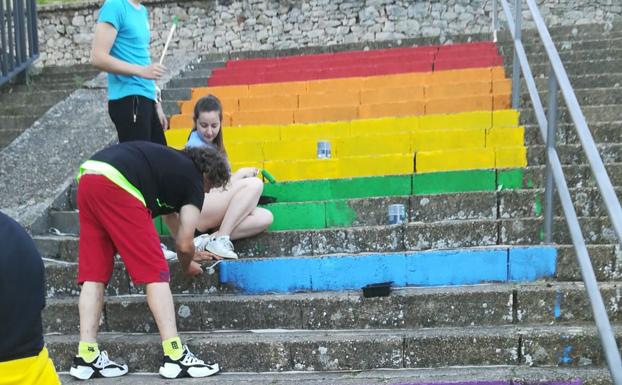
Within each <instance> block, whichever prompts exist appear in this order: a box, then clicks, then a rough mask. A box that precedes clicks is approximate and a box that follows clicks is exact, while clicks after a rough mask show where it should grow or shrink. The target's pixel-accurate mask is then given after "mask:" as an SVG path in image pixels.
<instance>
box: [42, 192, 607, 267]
mask: <svg viewBox="0 0 622 385" xmlns="http://www.w3.org/2000/svg"><path fill="white" fill-rule="evenodd" d="M533 204H535V202H534V203H533ZM579 219H580V222H581V224H582V226H583V228H584V229H589V232H588V233H586V238H587V242H588V243H589V244H611V243H616V242H617V241H616V238H615V234H614V233H613V231H612V229H611V227H610V224H609V221H608V219H607V218H606V217H582V218H579ZM542 225H543V221H542V218H508V219H499V220H497V219H470V220H452V221H441V222H430V223H416V222H411V223H407V224H404V225H384V226H360V227H345V228H329V229H318V230H283V231H274V232H268V233H262V234H260V235H258V236H255V237H252V238H246V239H241V240H237V241H235V242H234V244H235V248H236V252H237V253H238V255H239V256H240V257H242V258H266V257H275V256H311V255H316V256H318V255H325V254H335V253H366V252H398V251H404V250H430V249H458V248H467V247H478V246H495V245H534V244H539V243H541V241H542V240H543V234H542V233H541V228H542ZM555 225H556V226H555V233H554V237H553V241H554V242H556V243H558V244H571V240H570V237H569V235H568V232H567V228H566V225H565V221H564V219H562V218H556V219H555ZM163 239H164V240H165V242H166V243H167V244H168V245H169V248H171V249H173V245H172V242H171V241H170V240H169V239H167V238H166V237H165V238H163ZM58 241H60V243H58ZM35 242H36V244H37V245H38V248H39V250H40V252H41V253H42V254H43V255H44V256H46V257H49V258H55V259H60V260H65V261H76V260H77V253H76V251H77V245H76V243H77V238H75V237H55V236H36V237H35Z"/></svg>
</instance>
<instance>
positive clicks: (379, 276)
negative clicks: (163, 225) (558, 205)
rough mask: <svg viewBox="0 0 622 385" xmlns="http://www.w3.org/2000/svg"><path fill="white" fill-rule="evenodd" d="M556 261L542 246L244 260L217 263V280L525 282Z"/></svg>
mask: <svg viewBox="0 0 622 385" xmlns="http://www.w3.org/2000/svg"><path fill="white" fill-rule="evenodd" d="M556 259H557V250H556V249H555V248H554V247H541V246H538V247H496V248H486V249H457V250H442V251H439V250H435V251H421V252H401V253H378V254H359V255H332V256H324V257H309V258H274V259H247V260H237V261H223V262H221V263H220V282H221V283H222V284H227V285H229V286H231V287H233V288H235V289H237V290H239V291H240V292H243V293H248V294H257V293H287V292H296V291H327V290H328V291H330V290H352V289H360V288H362V287H363V286H365V285H368V284H372V283H378V282H388V281H392V282H393V286H396V287H403V286H447V285H471V284H478V283H483V282H524V281H534V280H537V279H540V278H545V277H552V276H554V275H555V266H556Z"/></svg>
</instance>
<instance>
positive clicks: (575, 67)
mask: <svg viewBox="0 0 622 385" xmlns="http://www.w3.org/2000/svg"><path fill="white" fill-rule="evenodd" d="M529 64H530V68H531V73H532V74H533V76H534V77H538V76H540V75H545V76H548V74H549V70H550V65H549V64H548V63H546V62H544V63H539V62H534V63H531V62H530V63H529ZM621 66H622V58H620V59H616V60H584V61H572V62H564V68H565V70H566V73H567V74H568V75H569V76H573V75H586V74H599V73H609V72H619V71H620V68H621ZM505 72H506V74H511V73H512V65H511V62H508V61H507V60H506V61H505ZM509 76H510V75H508V77H509Z"/></svg>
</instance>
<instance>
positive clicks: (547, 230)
mask: <svg viewBox="0 0 622 385" xmlns="http://www.w3.org/2000/svg"><path fill="white" fill-rule="evenodd" d="M548 93H549V105H548V112H547V119H546V120H547V125H548V127H547V135H546V181H545V184H544V242H545V243H551V241H552V239H553V190H554V189H555V185H554V184H553V169H552V166H551V159H550V156H549V154H550V153H551V150H554V149H555V144H556V134H557V79H556V78H555V70H554V69H553V66H551V68H550V71H549V88H548Z"/></svg>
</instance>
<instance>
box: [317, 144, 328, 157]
mask: <svg viewBox="0 0 622 385" xmlns="http://www.w3.org/2000/svg"><path fill="white" fill-rule="evenodd" d="M317 158H318V159H330V142H326V141H320V142H317Z"/></svg>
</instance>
